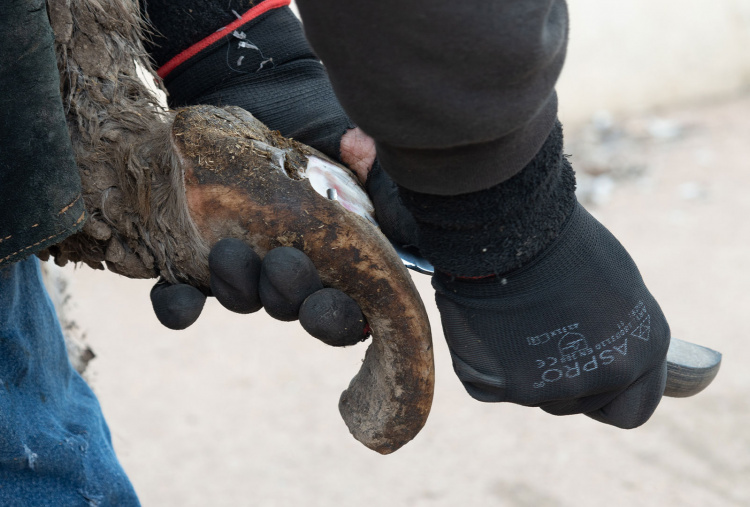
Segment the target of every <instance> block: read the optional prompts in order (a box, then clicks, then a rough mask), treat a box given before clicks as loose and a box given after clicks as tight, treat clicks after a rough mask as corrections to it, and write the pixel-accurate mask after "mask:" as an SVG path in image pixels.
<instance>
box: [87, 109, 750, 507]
mask: <svg viewBox="0 0 750 507" xmlns="http://www.w3.org/2000/svg"><path fill="white" fill-rule="evenodd" d="M748 118H750V96H745V97H741V98H738V99H735V100H732V101H728V102H723V103H719V104H712V105H704V106H700V107H693V108H690V109H685V110H678V111H669V112H664V113H663V114H662V115H661V117H660V118H659V119H654V118H638V119H628V121H623V122H622V123H616V126H618V128H620V127H622V129H625V131H626V135H623V136H620V137H619V138H618V139H620V140H621V141H622V142H624V143H625V144H624V145H623V146H626V148H627V149H626V153H625V155H624V156H626V158H627V157H631V159H632V157H633V156H635V158H636V159H637V160H636V161H635V162H632V160H631V162H632V163H631V162H627V161H626V162H627V163H623V162H622V157H619V155H618V156H614V158H612V157H610V159H608V160H609V162H606V163H603V164H599V165H598V166H597V165H596V164H591V163H589V162H590V161H589V162H587V161H586V157H588V156H589V155H587V154H586V153H581V154H580V155H579V154H576V152H574V156H573V159H572V160H573V163H574V167H575V166H576V164H578V163H579V161H580V165H581V166H587V168H586V170H587V171H589V172H591V173H592V174H593V175H594V176H595V177H589V178H583V177H582V178H581V180H582V182H583V181H584V180H586V181H585V185H584V186H587V185H588V186H587V188H589V189H590V188H594V189H595V190H594V191H590V192H589V193H587V194H586V195H582V199H585V200H586V202H589V203H591V206H590V209H592V210H593V212H594V213H595V215H596V216H597V217H599V219H600V220H601V221H602V222H603V223H604V224H605V225H606V226H607V227H609V228H610V230H612V231H613V232H614V234H615V235H616V236H617V237H618V238H619V239H620V241H621V242H622V243H623V244H624V245H625V246H626V248H627V249H628V250H629V251H630V253H631V255H632V256H633V257H634V258H635V260H636V262H637V264H638V265H639V267H640V269H641V271H642V273H643V276H644V278H645V280H646V283H647V284H648V286H649V288H650V289H651V291H652V292H653V294H654V295H655V296H656V298H657V300H658V301H659V302H660V304H661V306H662V308H663V310H664V312H665V314H666V315H667V318H668V319H669V322H670V325H671V327H672V330H673V335H674V336H676V337H680V338H682V339H685V340H689V341H695V342H698V343H701V344H703V345H706V346H709V347H712V348H715V349H718V350H720V351H721V352H723V353H724V364H723V367H722V371H721V372H720V373H719V376H718V378H717V379H716V381H715V383H714V384H713V385H712V386H711V387H709V388H708V389H707V390H706V391H704V392H703V393H701V394H700V395H698V396H697V397H695V398H690V399H664V401H663V402H662V404H661V406H660V407H659V410H658V411H657V413H656V414H655V415H654V417H653V418H652V419H651V421H650V422H649V423H648V424H646V425H645V426H644V427H642V428H639V429H637V430H632V431H622V430H617V429H614V428H611V427H608V426H604V425H602V424H599V423H596V422H594V421H592V420H590V419H588V418H586V417H583V416H575V417H564V418H558V417H553V416H550V415H547V414H545V413H543V412H541V411H540V410H536V409H528V408H521V407H517V406H512V405H505V404H497V405H492V404H481V403H478V402H476V401H473V400H472V399H471V398H469V396H468V395H466V394H465V392H464V391H463V388H462V387H461V385H460V383H459V382H458V380H457V379H456V378H455V376H454V374H453V372H452V369H451V364H450V360H449V358H448V354H447V350H446V346H445V343H444V340H443V337H442V333H441V331H440V328H439V317H438V314H437V311H436V308H435V306H434V303H433V296H432V292H431V289H430V284H429V279H428V278H427V277H425V276H422V275H415V279H416V280H417V283H418V285H419V287H420V290H421V291H422V294H423V296H424V299H425V301H426V302H427V304H428V309H429V312H430V318H431V321H432V323H433V325H434V327H435V329H434V340H435V352H436V361H437V364H436V368H437V387H436V394H435V401H434V407H433V411H432V415H431V417H430V419H429V421H428V423H427V426H426V427H425V428H424V430H423V431H422V433H421V434H420V435H419V436H418V437H417V438H416V440H415V441H413V442H411V443H410V444H408V445H407V446H406V447H404V448H403V449H402V450H400V451H398V452H397V453H395V454H394V455H391V456H380V455H377V454H374V453H373V452H371V451H369V450H367V449H366V448H364V447H363V446H361V445H360V444H359V443H357V442H356V441H355V440H353V439H352V438H351V437H350V436H349V434H348V432H347V429H346V427H345V425H344V423H343V422H342V421H341V420H340V418H339V415H338V411H337V401H338V397H339V394H340V392H341V391H342V390H343V389H344V388H345V387H346V386H347V384H348V382H349V380H350V378H351V377H352V375H353V374H354V373H355V372H356V371H357V369H358V366H359V364H360V360H361V358H362V357H363V355H364V351H365V346H358V347H355V348H352V349H346V350H335V349H330V348H328V347H326V346H324V345H322V344H321V343H319V342H317V341H316V340H314V339H312V338H310V337H308V336H307V335H306V334H305V333H304V332H303V331H302V330H301V328H300V327H299V326H298V325H297V324H296V323H280V322H276V321H273V320H272V319H270V318H269V317H267V316H265V315H253V316H238V315H233V314H230V313H229V312H227V311H225V310H223V309H222V308H221V307H220V306H219V305H218V304H217V303H216V302H214V301H210V302H209V303H208V304H207V307H206V309H205V311H204V315H203V316H202V317H201V319H200V320H199V322H198V323H197V324H196V325H194V326H193V327H192V328H190V329H189V330H187V331H183V332H173V331H168V330H166V329H164V328H162V327H161V326H160V325H159V323H158V322H157V321H156V318H155V317H154V316H153V313H152V311H151V307H150V303H149V299H148V292H149V289H150V287H151V283H150V282H147V281H132V280H127V279H124V278H120V277H118V276H117V275H114V274H111V273H102V272H94V271H92V270H90V269H88V268H85V267H82V268H79V269H77V270H76V271H75V273H74V277H75V279H74V293H75V297H76V299H77V306H78V310H77V311H78V316H77V319H78V322H79V324H80V325H81V326H82V327H83V328H85V329H86V330H87V336H88V338H87V340H88V343H89V344H90V346H91V347H92V348H93V350H94V351H95V353H96V354H97V358H96V359H95V360H94V361H92V362H91V364H90V366H89V373H88V377H89V379H90V381H91V382H92V384H93V387H94V390H95V391H96V393H97V394H98V395H99V397H100V400H101V403H102V405H103V408H104V412H105V414H106V416H107V418H108V421H109V424H110V427H111V429H112V434H113V439H114V445H115V447H116V449H117V451H118V453H119V455H120V458H121V460H122V463H123V465H124V467H125V469H126V471H127V472H128V474H129V475H130V477H131V479H132V481H133V483H134V484H135V487H136V490H137V491H138V492H139V494H140V496H141V499H142V501H143V504H144V505H145V506H159V507H170V506H175V507H190V506H201V507H204V506H214V507H219V506H238V505H239V506H264V507H272V506H273V507H292V506H294V507H297V506H301V505H304V506H308V507H316V506H321V507H323V506H325V507H330V506H338V505H362V506H368V507H369V506H372V507H380V506H383V507H400V506H435V507H437V506H441V507H456V506H495V505H497V506H513V507H515V506H517V507H547V506H571V507H574V506H575V507H587V506H599V505H607V506H608V507H618V506H628V507H630V506H634V505H638V506H640V507H647V506H701V507H705V506H747V505H750V397H749V396H748V394H747V392H746V391H745V389H747V388H748V387H749V386H750V344H749V343H748V338H747V336H746V335H745V332H746V331H747V330H746V329H745V327H746V326H748V324H747V321H746V320H745V319H746V318H748V314H750V293H749V292H748V287H750V267H749V264H750V226H749V225H748V223H747V217H748V216H750V195H749V194H750V170H748V159H749V158H750V145H749V144H748V139H750V122H748V120H747V119H748ZM598 121H599V126H598V127H597V128H599V129H600V130H601V128H604V129H605V130H607V129H610V130H611V128H612V125H611V120H610V119H606V121H605V122H604V123H605V125H604V127H602V125H601V122H602V120H601V119H599V120H598ZM628 129H630V130H628ZM621 134H622V132H621ZM579 135H583V134H579ZM575 136H576V133H570V135H569V139H571V145H573V144H575V141H576V137H575ZM604 137H605V138H606V137H607V136H604ZM609 139H610V141H611V136H610V138H609ZM617 149H618V148H617V147H615V148H613V150H615V152H617ZM619 153H620V155H622V150H620V152H619ZM634 154H636V155H634ZM610 155H611V154H610ZM618 157H619V158H618ZM613 160H614V162H613ZM587 164H588V165H587ZM617 164H620V165H619V166H618V165H617ZM623 164H624V165H623ZM589 166H590V167H589ZM618 167H619V169H618ZM622 167H626V168H627V167H630V168H631V169H632V170H624V171H623V170H621V169H622ZM592 182H593V183H592ZM592 184H593V187H591V186H590V185H592ZM587 192H588V191H587Z"/></svg>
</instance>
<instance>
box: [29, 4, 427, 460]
mask: <svg viewBox="0 0 750 507" xmlns="http://www.w3.org/2000/svg"><path fill="white" fill-rule="evenodd" d="M48 5H49V9H48V12H49V14H50V21H51V24H52V28H53V30H54V33H55V45H56V51H57V55H58V65H59V68H60V75H61V79H60V83H61V92H62V96H63V104H64V106H65V109H66V115H67V119H68V127H69V131H70V136H71V141H72V143H73V148H74V151H75V155H76V163H77V164H78V167H79V170H80V174H81V183H82V188H83V198H84V201H85V203H86V209H87V214H88V220H87V223H86V225H85V227H84V229H83V231H82V232H81V233H79V234H76V235H73V236H71V237H69V238H67V239H66V240H65V241H63V242H62V243H61V244H59V245H56V246H54V247H52V248H50V249H49V250H48V251H46V252H42V253H40V256H42V257H44V256H45V255H46V256H49V255H52V256H54V257H55V261H56V262H57V263H59V264H64V263H65V262H66V261H69V260H70V261H76V262H78V261H80V262H85V263H86V264H88V265H90V266H92V267H94V268H99V269H101V268H102V267H103V265H106V267H107V268H108V269H110V270H112V271H115V272H117V273H120V274H122V275H125V276H129V277H132V278H155V277H158V276H162V277H164V278H165V279H166V280H167V281H169V282H172V283H175V282H183V283H191V284H193V285H196V286H199V287H206V286H208V262H207V257H208V252H209V249H210V247H211V246H212V245H213V244H214V243H215V242H216V241H218V240H219V239H220V238H222V237H234V238H239V239H242V240H244V241H246V242H247V243H248V244H250V245H251V246H253V247H254V248H255V249H256V250H257V251H258V253H259V254H260V255H261V256H262V255H264V254H265V253H266V252H267V251H268V250H269V249H271V248H273V247H275V246H282V245H283V246H294V247H297V248H299V249H301V250H303V251H304V252H305V253H307V255H308V256H309V257H310V258H311V259H312V260H313V262H314V263H315V265H316V266H317V268H318V269H319V270H320V274H321V279H322V280H323V283H324V284H326V285H328V286H330V287H334V288H337V289H340V290H342V291H344V292H346V293H348V294H349V295H350V296H351V297H352V298H353V299H354V300H355V301H356V302H357V303H358V304H359V306H360V307H361V308H362V311H363V313H364V314H365V316H366V317H367V319H368V321H369V323H370V326H371V328H372V333H373V341H372V344H371V345H370V347H369V349H368V351H367V354H366V357H365V360H364V362H363V364H362V367H361V370H360V372H359V373H358V374H357V375H356V376H355V377H354V379H353V380H352V382H351V384H350V386H349V388H348V389H347V390H346V391H344V393H343V394H342V396H341V400H340V402H339V408H340V411H341V414H342V416H343V418H344V421H345V422H346V424H347V426H348V427H349V430H350V431H351V432H352V434H353V435H354V437H355V438H357V439H358V440H359V441H361V442H362V443H364V444H365V445H366V446H368V447H369V448H371V449H374V450H376V451H378V452H380V453H384V454H385V453H390V452H393V451H395V450H396V449H398V448H399V447H401V446H402V445H404V444H405V443H406V442H408V441H409V440H411V439H412V438H414V436H415V435H416V434H417V433H418V432H419V430H420V429H421V428H422V426H423V425H424V423H425V421H426V419H427V416H428V414H429V410H430V406H431V403H432V392H433V383H434V371H433V370H434V367H433V359H432V345H431V337H430V329H429V323H428V321H427V316H426V313H425V310H424V306H423V304H422V301H421V300H420V298H419V295H418V293H417V291H416V289H415V287H414V285H413V283H412V281H411V278H410V277H409V275H408V274H407V272H406V270H405V269H404V267H403V266H402V264H401V261H400V260H399V258H398V256H397V255H396V253H395V252H394V251H393V249H392V248H391V246H390V244H389V243H388V241H387V240H386V239H385V237H384V236H383V235H382V234H381V233H380V232H379V230H378V229H377V228H376V227H374V226H373V225H372V224H371V223H369V222H368V221H367V220H366V219H364V218H362V217H360V216H359V215H357V214H355V213H352V212H350V211H347V210H346V209H344V206H343V204H346V203H345V200H344V199H342V200H341V202H339V201H334V200H329V199H327V198H326V197H324V196H321V195H319V194H318V193H316V192H315V191H314V190H313V188H312V185H311V180H310V178H305V171H307V169H308V161H309V159H310V157H316V158H324V157H323V155H321V154H319V153H317V152H315V151H314V150H312V149H311V148H308V147H306V146H304V145H301V144H299V143H296V142H293V141H291V140H288V139H285V138H283V137H281V136H279V135H278V134H277V133H274V132H271V131H269V130H268V129H267V128H266V127H265V126H264V125H263V124H261V123H260V122H259V121H257V120H256V119H255V118H253V117H252V116H251V115H250V114H248V113H247V112H245V111H243V110H241V109H237V108H229V109H218V108H213V107H202V106H201V107H194V108H189V109H185V110H182V111H179V112H174V111H168V110H166V109H164V108H163V107H161V106H160V105H159V103H158V101H157V100H156V98H155V97H154V96H153V95H152V94H151V92H150V91H149V89H148V88H147V87H146V86H144V83H143V79H142V78H141V75H142V74H143V71H144V70H145V71H146V73H148V72H151V74H152V75H153V72H152V70H151V67H150V62H149V61H148V59H147V58H146V56H145V55H146V52H145V51H144V49H143V46H142V43H141V39H142V37H143V26H142V21H141V19H140V14H139V11H138V4H137V2H134V1H132V0H49V1H48ZM138 67H140V69H141V70H140V72H139V68H138ZM313 160H315V159H313ZM313 165H314V164H313ZM311 167H312V166H311ZM313 179H315V178H313ZM315 180H316V181H319V180H318V179H315Z"/></svg>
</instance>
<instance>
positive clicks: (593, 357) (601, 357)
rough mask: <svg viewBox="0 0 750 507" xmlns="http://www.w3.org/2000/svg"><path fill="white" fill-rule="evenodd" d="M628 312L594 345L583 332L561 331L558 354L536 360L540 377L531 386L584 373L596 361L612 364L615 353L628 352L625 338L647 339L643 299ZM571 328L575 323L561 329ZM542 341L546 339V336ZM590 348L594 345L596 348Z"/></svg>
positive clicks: (623, 354)
mask: <svg viewBox="0 0 750 507" xmlns="http://www.w3.org/2000/svg"><path fill="white" fill-rule="evenodd" d="M629 316H630V322H628V323H627V324H625V323H624V322H622V321H620V322H619V323H618V324H617V327H618V331H617V332H616V333H615V334H613V335H612V336H610V337H609V338H607V339H606V340H602V341H601V342H599V343H597V344H596V345H594V347H593V348H592V347H590V346H589V344H588V340H587V339H586V337H585V336H584V335H583V334H581V333H575V332H567V333H565V334H564V335H563V337H562V338H560V340H559V341H558V343H557V345H558V352H559V354H560V356H559V358H558V357H555V356H548V357H547V358H545V359H537V360H536V367H537V369H539V370H544V371H543V373H542V377H541V379H540V380H539V381H537V382H534V388H535V389H541V388H543V387H545V386H547V385H549V384H553V383H555V382H557V381H559V380H562V379H564V378H569V379H570V378H576V377H579V376H581V375H582V374H584V373H587V372H591V371H594V370H597V369H598V368H599V366H600V365H601V366H606V365H609V364H612V363H613V362H614V361H615V359H617V358H618V357H626V356H627V355H628V338H631V337H632V338H636V339H638V340H641V341H646V342H647V341H649V338H650V336H651V316H650V315H649V314H648V312H647V311H646V306H645V305H644V303H643V301H639V302H638V304H637V305H636V306H635V308H633V310H631V311H630V313H629ZM571 328H572V329H576V330H577V329H578V324H574V325H572V326H566V327H564V328H561V329H566V330H569V329H571ZM556 331H559V330H556ZM556 331H553V332H552V333H555V332H556ZM552 333H545V334H544V335H541V336H550V335H552ZM535 341H536V340H535ZM546 341H549V338H548V339H547V340H546ZM529 343H531V341H530V342H529ZM594 349H596V352H595V351H594ZM582 363H583V364H582Z"/></svg>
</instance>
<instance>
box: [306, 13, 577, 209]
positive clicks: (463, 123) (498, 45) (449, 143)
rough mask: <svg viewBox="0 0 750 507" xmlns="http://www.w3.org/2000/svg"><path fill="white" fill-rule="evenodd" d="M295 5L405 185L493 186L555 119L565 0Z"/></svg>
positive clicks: (349, 102) (383, 158)
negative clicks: (556, 83) (555, 89)
mask: <svg viewBox="0 0 750 507" xmlns="http://www.w3.org/2000/svg"><path fill="white" fill-rule="evenodd" d="M297 4H298V6H299V9H300V13H301V15H302V19H303V22H304V26H305V33H306V35H307V38H308V40H309V41H310V43H311V44H312V46H313V49H314V50H315V51H316V53H317V54H318V56H319V57H320V58H321V59H322V60H323V63H324V64H325V65H326V68H327V70H328V73H329V76H330V78H331V81H332V84H333V88H334V90H335V92H336V95H337V97H338V98H339V100H340V101H341V103H342V105H343V106H344V109H345V110H346V112H347V113H348V114H349V116H350V117H351V118H352V120H353V121H354V122H355V123H357V124H358V125H359V126H360V127H362V129H363V130H364V131H365V132H367V133H368V134H370V135H371V136H372V137H374V138H375V140H376V142H377V150H378V158H379V160H380V162H381V164H382V165H383V167H384V169H385V170H386V171H387V172H388V173H389V174H390V175H391V177H392V178H393V179H394V180H395V181H396V182H397V183H398V184H399V185H401V186H403V187H406V188H408V189H410V190H413V191H417V192H423V193H430V194H439V195H455V194H462V193H468V192H473V191H477V190H481V189H485V188H488V187H491V186H493V185H496V184H498V183H500V182H502V181H505V180H507V179H508V178H510V177H511V176H513V175H514V174H516V173H517V172H519V171H520V170H521V169H522V168H523V167H524V166H526V165H527V164H528V163H529V161H531V159H532V158H533V157H534V155H535V154H536V153H537V152H538V151H539V150H540V148H541V147H542V145H543V144H544V142H545V140H546V139H547V137H548V135H549V133H550V131H551V130H552V127H553V125H554V122H555V119H556V115H557V97H556V95H555V92H554V86H555V82H556V80H557V77H558V75H559V73H560V70H561V68H562V65H563V61H564V58H565V50H566V44H567V35H568V13H567V5H566V3H565V1H564V0H466V1H462V2H458V1H448V0H431V1H425V0H413V1H410V2H403V1H398V0H381V1H378V2H351V1H348V0H298V1H297Z"/></svg>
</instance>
